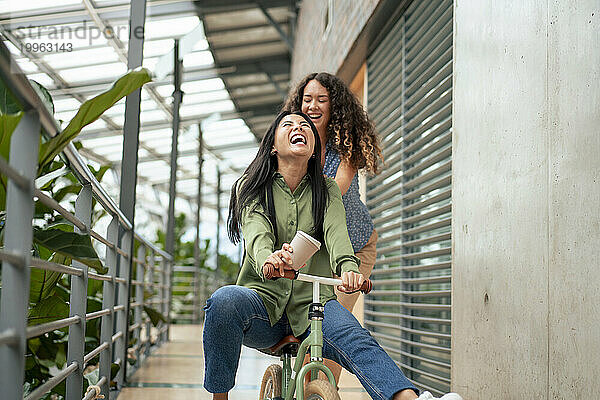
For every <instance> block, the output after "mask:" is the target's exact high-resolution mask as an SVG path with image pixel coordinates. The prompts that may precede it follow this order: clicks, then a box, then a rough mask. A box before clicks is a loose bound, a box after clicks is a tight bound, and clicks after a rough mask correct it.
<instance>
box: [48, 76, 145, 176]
mask: <svg viewBox="0 0 600 400" xmlns="http://www.w3.org/2000/svg"><path fill="white" fill-rule="evenodd" d="M151 80H152V79H151V78H150V71H148V70H147V69H145V68H138V69H135V70H133V71H130V72H128V73H127V74H126V75H124V76H123V77H121V78H119V79H118V80H117V81H116V82H115V83H114V84H113V86H112V87H111V88H110V89H109V90H107V91H106V92H104V93H102V94H100V95H98V96H96V97H94V98H93V99H90V100H88V101H86V102H85V103H83V104H82V105H81V107H80V108H79V111H78V112H77V114H76V115H75V117H74V118H73V119H72V120H71V122H69V125H67V127H66V128H65V129H64V130H63V131H62V132H61V133H59V134H58V135H56V136H55V137H53V138H52V139H50V140H48V141H47V142H46V143H44V144H42V147H41V148H40V156H39V169H41V168H42V167H43V166H44V165H46V164H47V163H49V162H50V161H52V159H54V157H56V155H57V154H58V153H60V152H61V151H62V150H63V149H64V148H65V146H66V145H67V144H69V142H70V141H71V140H73V139H74V138H75V137H76V136H77V135H78V134H79V132H80V131H81V129H82V128H83V127H85V126H86V125H88V124H91V123H92V122H94V121H96V120H97V119H98V118H100V116H101V115H102V114H103V113H104V112H105V111H106V110H108V109H109V108H111V107H112V106H113V105H114V104H115V103H116V102H118V101H119V100H121V99H122V98H123V97H125V96H127V95H128V94H130V93H131V92H133V91H134V90H136V89H138V88H140V87H141V86H142V85H143V84H145V83H148V82H150V81H151Z"/></svg>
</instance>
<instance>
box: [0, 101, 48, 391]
mask: <svg viewBox="0 0 600 400" xmlns="http://www.w3.org/2000/svg"><path fill="white" fill-rule="evenodd" d="M39 142H40V120H39V118H38V115H37V113H36V112H34V111H29V112H27V113H25V115H24V116H23V117H22V119H21V122H20V123H19V125H18V126H17V128H16V130H15V131H14V133H13V136H12V140H11V143H10V150H9V155H10V162H9V165H10V166H11V167H13V168H14V169H15V170H17V171H19V172H20V173H21V174H22V175H23V176H24V177H25V178H26V179H27V180H28V181H29V182H30V183H31V186H30V187H29V188H22V187H19V186H18V185H17V184H16V183H15V182H13V180H11V179H9V180H8V182H7V183H8V187H7V191H6V225H5V228H4V250H5V251H6V252H9V253H13V254H15V255H17V256H19V257H21V258H22V261H23V263H22V264H21V265H17V264H14V263H11V262H8V261H4V262H2V302H1V310H0V332H4V331H6V330H9V329H11V330H13V331H14V333H16V334H17V335H18V339H17V343H15V344H13V345H4V346H2V345H0V388H1V390H2V395H1V396H2V398H7V399H21V398H23V384H22V382H23V380H24V377H25V347H26V342H27V341H26V338H25V328H26V326H27V308H28V306H29V275H30V274H29V267H28V266H29V264H30V262H29V260H30V259H31V242H32V232H33V231H32V224H31V220H32V218H33V208H34V204H33V182H34V179H35V176H36V170H37V159H38V147H39Z"/></svg>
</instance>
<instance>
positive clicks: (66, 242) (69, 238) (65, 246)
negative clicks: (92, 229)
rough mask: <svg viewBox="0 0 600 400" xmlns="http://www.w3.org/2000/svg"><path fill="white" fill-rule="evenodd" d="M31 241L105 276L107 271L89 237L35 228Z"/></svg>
mask: <svg viewBox="0 0 600 400" xmlns="http://www.w3.org/2000/svg"><path fill="white" fill-rule="evenodd" d="M33 240H34V241H35V242H36V243H38V244H40V245H42V246H44V247H46V248H48V249H50V250H52V251H55V252H57V253H60V254H62V255H64V256H67V257H70V258H72V259H73V260H77V261H79V262H81V263H83V264H85V265H87V266H89V267H90V268H93V269H95V270H96V271H98V273H101V274H105V273H106V272H107V271H108V268H106V267H104V266H103V265H102V262H101V261H100V259H99V258H98V254H96V250H94V247H93V246H92V240H91V238H90V236H89V235H84V234H81V233H75V232H65V231H63V230H61V229H58V228H47V229H39V228H36V229H34V231H33Z"/></svg>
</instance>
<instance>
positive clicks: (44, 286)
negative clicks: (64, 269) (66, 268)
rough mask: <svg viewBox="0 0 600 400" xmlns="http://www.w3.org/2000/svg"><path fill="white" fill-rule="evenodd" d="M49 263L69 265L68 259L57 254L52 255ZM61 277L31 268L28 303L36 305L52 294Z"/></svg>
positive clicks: (52, 272) (56, 273) (50, 272)
mask: <svg viewBox="0 0 600 400" xmlns="http://www.w3.org/2000/svg"><path fill="white" fill-rule="evenodd" d="M50 261H52V262H55V263H58V264H63V265H70V264H71V259H70V258H69V257H65V256H64V255H62V254H58V253H54V254H53V255H52V257H51V258H50ZM61 276H62V274H61V273H60V272H55V271H46V270H41V269H38V268H32V269H31V279H30V281H29V302H30V303H33V304H37V303H39V302H40V301H42V300H44V299H45V298H47V297H49V296H51V295H52V294H54V288H55V287H56V284H57V282H58V280H59V279H60V277H61Z"/></svg>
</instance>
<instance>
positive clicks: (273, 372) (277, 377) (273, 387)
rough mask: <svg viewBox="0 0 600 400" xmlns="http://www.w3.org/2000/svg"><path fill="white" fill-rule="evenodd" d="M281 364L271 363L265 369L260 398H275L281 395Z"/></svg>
mask: <svg viewBox="0 0 600 400" xmlns="http://www.w3.org/2000/svg"><path fill="white" fill-rule="evenodd" d="M281 371H282V370H281V365H278V364H271V365H269V367H268V368H267V370H266V371H265V374H264V375H263V378H262V383H261V384H260V394H259V396H258V400H267V399H274V398H275V397H281V376H282V373H281Z"/></svg>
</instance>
